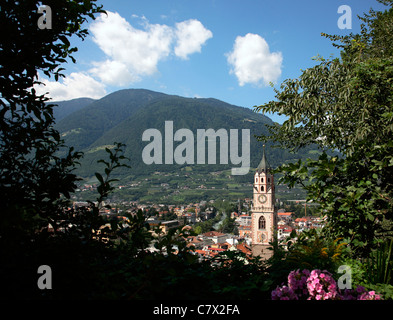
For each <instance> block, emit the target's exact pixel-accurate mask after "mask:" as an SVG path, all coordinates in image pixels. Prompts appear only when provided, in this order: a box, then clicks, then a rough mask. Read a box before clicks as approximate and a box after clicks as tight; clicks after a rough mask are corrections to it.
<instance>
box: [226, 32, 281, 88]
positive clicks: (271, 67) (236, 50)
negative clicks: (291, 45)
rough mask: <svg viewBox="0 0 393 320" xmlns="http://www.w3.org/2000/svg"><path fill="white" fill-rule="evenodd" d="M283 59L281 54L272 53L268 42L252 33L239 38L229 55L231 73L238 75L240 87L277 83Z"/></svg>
mask: <svg viewBox="0 0 393 320" xmlns="http://www.w3.org/2000/svg"><path fill="white" fill-rule="evenodd" d="M282 59H283V58H282V54H281V52H270V50H269V45H268V44H267V42H266V40H265V39H264V38H262V37H261V36H260V35H258V34H252V33H248V34H246V35H245V36H244V37H242V36H238V37H237V38H236V40H235V43H234V46H233V50H232V51H231V52H230V53H228V54H227V61H228V63H229V65H230V67H231V69H230V73H231V74H235V75H236V77H237V79H238V81H239V85H240V86H244V85H245V84H246V83H250V84H255V85H265V86H266V85H268V84H269V83H270V82H276V81H277V80H278V78H279V77H280V75H281V65H282Z"/></svg>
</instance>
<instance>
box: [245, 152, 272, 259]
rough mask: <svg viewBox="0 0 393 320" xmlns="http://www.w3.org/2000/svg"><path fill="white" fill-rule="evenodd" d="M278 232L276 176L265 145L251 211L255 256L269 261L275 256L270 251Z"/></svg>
mask: <svg viewBox="0 0 393 320" xmlns="http://www.w3.org/2000/svg"><path fill="white" fill-rule="evenodd" d="M276 232H277V211H276V207H275V190H274V176H273V174H272V169H271V167H270V166H269V164H268V162H267V160H266V155H265V145H263V155H262V160H261V162H260V163H259V165H258V167H257V170H256V172H255V175H254V190H253V201H252V209H251V240H252V254H253V256H260V257H262V258H265V259H268V258H270V257H271V256H272V255H273V251H272V250H270V249H269V248H271V245H270V244H269V242H272V241H273V240H274V239H275V237H276Z"/></svg>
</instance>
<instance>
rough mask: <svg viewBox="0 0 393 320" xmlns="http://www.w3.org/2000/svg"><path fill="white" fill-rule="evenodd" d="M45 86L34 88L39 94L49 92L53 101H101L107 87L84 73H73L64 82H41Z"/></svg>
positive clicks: (45, 80)
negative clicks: (84, 98)
mask: <svg viewBox="0 0 393 320" xmlns="http://www.w3.org/2000/svg"><path fill="white" fill-rule="evenodd" d="M40 81H41V82H42V83H44V85H39V86H38V85H36V86H35V87H34V88H35V90H36V91H37V93H38V94H45V93H47V92H49V95H48V96H49V97H51V98H52V99H53V101H62V100H71V99H75V98H82V97H89V98H93V99H99V98H102V97H103V96H105V94H106V90H105V86H104V85H103V84H102V83H100V82H98V81H97V80H95V79H94V78H92V77H91V76H89V75H87V74H84V73H82V72H73V73H71V74H70V75H69V76H67V77H66V78H64V80H63V81H62V82H55V81H49V80H47V79H44V80H40Z"/></svg>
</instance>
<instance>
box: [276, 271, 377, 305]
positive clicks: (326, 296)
mask: <svg viewBox="0 0 393 320" xmlns="http://www.w3.org/2000/svg"><path fill="white" fill-rule="evenodd" d="M271 296H272V300H299V299H307V300H381V299H382V298H381V296H380V295H378V294H376V293H375V291H367V290H366V288H364V287H362V286H358V287H357V288H356V289H351V290H349V289H345V290H344V291H343V292H341V291H340V290H339V289H338V287H337V283H336V281H335V280H334V279H333V277H332V274H331V273H330V272H328V271H326V270H323V271H321V270H318V269H316V270H312V271H311V272H310V271H309V270H307V269H304V270H303V271H300V270H299V269H298V270H294V271H291V272H290V273H289V275H288V286H286V285H282V286H281V287H279V286H277V288H276V289H275V290H273V291H272V293H271Z"/></svg>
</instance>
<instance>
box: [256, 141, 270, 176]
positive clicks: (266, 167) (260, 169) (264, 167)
mask: <svg viewBox="0 0 393 320" xmlns="http://www.w3.org/2000/svg"><path fill="white" fill-rule="evenodd" d="M268 170H269V171H270V165H269V163H268V162H267V160H266V155H265V145H263V154H262V160H261V162H260V163H259V165H258V167H257V171H258V173H261V172H265V173H267V171H268Z"/></svg>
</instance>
